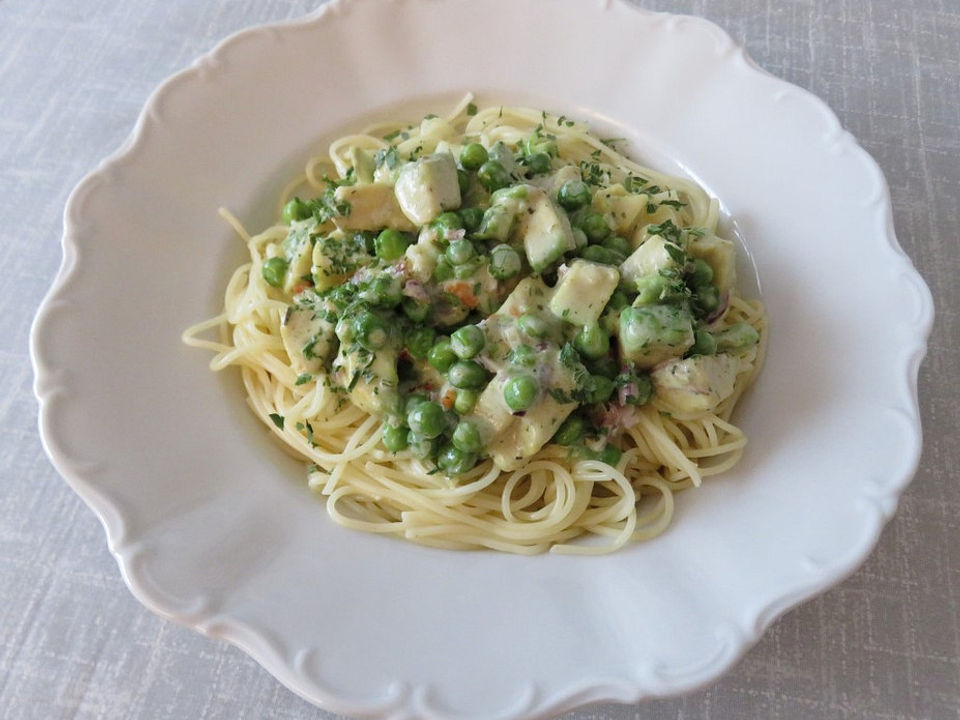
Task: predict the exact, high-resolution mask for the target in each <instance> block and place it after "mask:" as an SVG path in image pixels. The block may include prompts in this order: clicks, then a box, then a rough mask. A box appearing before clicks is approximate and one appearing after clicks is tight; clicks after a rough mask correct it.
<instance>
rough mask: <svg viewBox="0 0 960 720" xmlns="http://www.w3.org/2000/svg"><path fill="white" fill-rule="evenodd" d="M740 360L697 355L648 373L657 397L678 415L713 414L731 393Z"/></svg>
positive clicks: (725, 356) (723, 356)
mask: <svg viewBox="0 0 960 720" xmlns="http://www.w3.org/2000/svg"><path fill="white" fill-rule="evenodd" d="M739 371H740V360H739V359H737V358H736V357H734V356H733V355H728V354H726V353H722V354H720V355H697V356H695V357H689V358H686V359H684V360H672V361H670V362H668V363H664V364H663V365H661V366H660V367H658V368H657V369H656V370H654V371H653V372H652V373H651V374H650V378H651V380H653V387H654V389H655V391H656V393H657V397H658V398H660V400H662V401H663V403H664V404H665V405H667V406H668V407H669V408H670V409H671V410H673V411H675V412H677V413H698V412H712V411H714V410H716V409H717V406H718V405H720V403H722V402H723V401H724V400H726V399H727V398H728V397H730V396H731V395H732V394H733V388H734V383H735V381H736V379H737V373H738V372H739Z"/></svg>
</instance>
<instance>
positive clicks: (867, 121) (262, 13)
mask: <svg viewBox="0 0 960 720" xmlns="http://www.w3.org/2000/svg"><path fill="white" fill-rule="evenodd" d="M316 4H317V0H209V1H207V2H195V1H193V0H164V1H163V2H159V1H158V2H147V1H144V0H140V1H138V0H0V259H2V263H0V473H2V485H0V498H2V499H0V718H2V719H6V720H21V719H22V718H42V719H43V720H52V719H54V718H157V719H166V718H169V719H171V720H174V719H176V720H181V719H184V718H317V717H332V716H331V715H329V714H326V713H323V712H322V711H319V710H316V709H314V708H313V707H311V706H310V705H308V704H307V703H306V702H304V701H303V700H300V699H299V698H298V697H296V696H294V695H293V694H292V693H290V692H288V691H287V690H285V689H284V688H283V687H282V686H281V685H280V684H279V683H277V682H276V681H275V680H274V679H273V678H272V677H270V676H269V675H268V674H267V673H266V672H264V671H263V670H261V669H260V667H259V666H257V665H256V663H254V662H253V661H252V660H250V659H249V658H247V657H246V656H245V655H244V654H243V653H242V652H240V651H239V650H236V649H234V648H232V647H228V646H227V645H225V644H222V643H217V642H215V641H212V640H209V639H206V638H203V637H201V636H199V635H196V634H194V633H193V632H192V631H190V630H187V629H185V628H182V627H179V626H177V625H174V624H172V623H170V622H167V621H164V620H161V619H160V618H158V617H155V616H154V615H152V614H151V613H149V612H148V611H147V610H145V609H144V608H143V607H141V606H140V605H139V603H137V601H136V600H134V599H133V597H132V596H131V595H130V593H129V592H128V591H127V589H126V588H125V587H124V585H123V582H122V580H121V577H120V574H119V572H118V571H117V566H116V564H115V563H114V561H113V559H112V558H111V556H110V555H109V553H108V552H107V548H106V544H105V542H104V536H103V532H102V530H101V528H100V526H99V523H98V522H97V520H96V519H95V517H94V516H93V514H92V513H91V512H90V511H89V510H87V508H86V507H85V506H84V505H83V504H82V502H81V501H80V500H79V499H78V498H77V497H76V496H75V495H74V494H73V493H72V492H71V491H70V490H69V488H68V487H67V485H66V484H65V483H64V482H63V481H62V480H61V479H60V478H59V477H58V476H57V474H56V473H55V472H54V470H53V469H52V467H51V466H50V464H49V463H48V462H47V460H46V458H45V456H44V454H43V451H42V449H41V446H40V442H39V440H38V436H37V431H36V403H35V401H34V399H33V395H32V392H31V382H32V373H31V369H30V364H29V359H28V354H27V336H28V330H29V325H30V322H31V318H32V316H33V313H34V311H35V309H36V307H37V305H38V304H39V302H40V299H41V298H42V296H43V294H44V292H45V291H46V289H47V287H48V284H49V283H50V281H51V279H52V278H53V276H54V274H55V272H56V269H57V266H58V263H59V261H60V244H59V239H60V233H61V213H62V210H63V206H64V203H65V201H66V198H67V195H68V193H69V191H70V189H71V188H72V187H73V186H74V185H75V184H76V182H77V181H78V180H79V179H80V178H81V177H82V176H83V175H84V174H85V173H86V172H88V171H89V170H90V169H92V168H93V167H94V166H95V164H96V163H97V161H98V160H100V159H101V158H102V157H104V156H106V155H107V154H108V153H110V152H112V151H113V150H114V149H115V148H116V147H117V146H118V145H119V144H120V143H121V142H122V141H123V139H124V138H125V137H126V135H127V134H128V133H129V132H130V130H131V128H132V126H133V124H134V121H135V119H136V117H137V114H138V112H139V111H140V108H141V106H142V105H143V103H144V101H145V100H146V98H147V96H148V94H149V93H150V91H151V90H152V89H153V88H154V87H155V86H156V85H157V84H158V83H159V82H160V81H161V80H163V79H164V78H165V77H166V76H167V75H169V74H171V73H172V72H174V71H176V70H178V69H180V68H182V67H184V66H185V65H187V64H189V63H190V61H192V60H193V59H194V58H195V57H196V56H197V55H199V54H200V53H202V52H204V51H206V50H207V49H209V48H210V47H211V46H212V45H213V44H215V43H216V42H217V41H218V40H220V39H221V38H223V37H224V36H226V35H227V34H229V33H231V32H233V31H235V30H238V29H241V28H243V27H246V26H249V25H254V24H258V23H261V22H264V21H269V20H276V19H282V18H292V17H297V16H299V15H303V14H305V13H307V12H308V11H310V10H311V9H312V8H313V7H314V6H315V5H316ZM640 4H641V5H643V6H645V7H651V8H656V9H670V10H674V11H678V12H689V13H693V14H698V15H703V16H706V17H708V18H710V19H712V20H714V21H716V22H717V23H719V24H720V25H721V26H723V27H724V28H726V29H727V30H728V31H729V32H730V33H731V34H732V35H733V36H734V38H736V39H737V40H739V41H740V42H742V43H743V44H745V45H746V47H747V49H748V50H749V52H750V54H751V55H752V56H753V57H754V58H755V59H756V60H757V62H758V63H759V64H760V65H761V66H763V67H764V68H766V69H767V70H769V71H770V72H772V73H774V74H776V75H779V76H781V77H783V78H785V79H787V80H789V81H791V82H793V83H796V84H798V85H800V86H802V87H804V88H808V89H809V90H811V91H813V92H814V93H815V94H817V95H819V96H820V97H822V98H824V99H825V100H826V101H827V102H828V103H829V104H830V105H831V106H832V107H833V109H834V110H835V111H836V112H837V113H838V114H839V116H840V119H841V121H842V122H843V124H844V125H845V126H846V127H847V128H849V129H850V130H851V131H852V132H853V133H854V134H855V135H856V136H857V138H858V139H859V140H860V142H861V143H862V144H863V145H864V146H865V147H866V149H867V150H868V151H869V152H870V153H872V154H873V156H874V157H875V158H876V159H877V160H878V161H879V163H880V165H881V166H882V168H883V170H884V172H885V173H886V175H887V178H888V180H889V181H890V184H891V186H892V190H893V204H894V215H895V219H896V228H897V234H898V236H899V238H900V242H901V243H902V245H903V247H904V249H905V250H906V251H907V253H908V254H909V255H910V256H911V257H912V258H913V261H914V262H915V263H916V264H917V266H918V267H919V269H920V271H921V272H922V273H923V275H924V276H925V277H926V279H927V281H928V283H929V284H930V285H931V288H932V290H933V293H934V296H935V298H936V303H937V311H938V316H937V321H936V326H935V329H934V334H933V337H932V340H931V343H930V352H929V355H928V357H927V360H926V362H925V363H924V366H923V369H922V371H921V375H920V399H921V403H922V408H923V422H924V430H925V435H926V442H925V447H924V455H923V460H922V464H921V466H920V471H919V473H918V474H917V477H916V479H915V480H914V482H913V484H912V485H911V486H910V488H909V489H908V490H907V491H906V493H905V495H904V497H903V500H902V502H901V505H900V509H899V512H898V513H897V515H896V517H895V518H894V520H893V521H892V522H891V523H890V525H889V526H888V528H887V529H886V531H885V532H884V534H883V537H882V539H881V541H880V544H879V546H878V548H877V549H876V551H875V552H874V553H873V555H872V556H871V558H870V559H869V561H868V562H867V563H866V564H865V565H864V566H863V567H862V568H861V569H860V570H859V571H858V572H857V573H856V574H855V575H853V577H851V578H849V579H848V580H847V581H845V582H844V583H842V584H841V585H839V586H838V587H836V588H834V589H833V590H831V591H829V592H827V593H826V594H825V595H823V596H822V597H820V598H817V599H815V600H813V601H811V602H808V603H807V604H805V605H804V606H802V607H800V608H799V609H797V610H794V611H793V612H790V613H789V614H787V615H786V617H784V618H782V619H781V620H780V621H778V622H777V623H776V624H775V625H774V626H773V627H772V628H771V629H770V631H769V632H768V633H767V634H766V636H765V637H764V638H763V640H762V641H761V642H760V643H759V645H758V646H757V647H756V648H754V649H753V650H752V651H751V652H750V653H748V654H747V656H746V657H745V658H744V659H743V660H742V661H741V662H740V663H739V664H738V665H737V666H736V667H735V668H734V669H733V670H732V671H731V672H730V673H729V674H728V675H726V676H725V677H724V678H723V679H722V680H720V681H719V682H718V683H716V684H715V685H714V686H712V687H710V688H708V689H705V690H702V691H700V692H697V693H694V694H692V695H689V696H687V697H683V698H674V699H667V700H662V701H657V702H651V703H647V704H644V705H642V706H639V707H623V706H614V705H609V706H600V707H594V708H590V709H585V710H581V711H579V712H576V713H572V714H570V715H569V716H568V717H569V718H577V719H580V720H585V719H587V718H590V719H592V720H601V719H602V720H614V719H615V718H616V719H620V718H641V717H642V718H710V719H713V720H720V719H725V718H889V719H891V720H894V719H896V720H906V719H907V718H917V719H919V718H960V619H958V616H960V519H958V516H960V473H958V467H960V442H958V428H960V400H958V397H957V394H956V389H957V387H958V386H960V352H958V346H960V324H958V316H957V309H958V307H960V280H958V278H960V209H958V203H960V200H958V199H960V97H958V94H960V93H958V90H960V72H958V65H960V3H957V2H956V1H955V0H917V1H916V2H907V3H904V2H895V1H892V0H883V1H882V2H880V1H878V2H868V1H867V0H840V1H838V2H834V1H832V0H784V1H783V2H774V1H772V0H768V1H766V2H764V1H762V0H729V1H728V2H707V1H706V0H684V1H681V2H677V3H667V2H660V3H657V2H653V1H651V0H644V1H643V2H641V3H640ZM851 270H853V269H851ZM865 311H869V308H865Z"/></svg>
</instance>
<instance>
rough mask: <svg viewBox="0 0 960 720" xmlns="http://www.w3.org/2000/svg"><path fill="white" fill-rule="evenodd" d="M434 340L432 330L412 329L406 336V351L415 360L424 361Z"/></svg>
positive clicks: (423, 328)
mask: <svg viewBox="0 0 960 720" xmlns="http://www.w3.org/2000/svg"><path fill="white" fill-rule="evenodd" d="M435 338H436V333H435V332H434V331H433V328H428V327H420V328H414V329H413V330H411V331H410V333H409V334H408V335H407V350H408V351H409V352H410V354H411V355H413V357H415V358H416V359H417V360H426V359H427V355H429V354H430V349H431V348H432V347H433V341H434V339H435Z"/></svg>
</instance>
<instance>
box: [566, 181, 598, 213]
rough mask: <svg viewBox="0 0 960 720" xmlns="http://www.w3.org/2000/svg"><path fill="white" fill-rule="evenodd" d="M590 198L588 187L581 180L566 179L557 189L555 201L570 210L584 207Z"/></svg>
mask: <svg viewBox="0 0 960 720" xmlns="http://www.w3.org/2000/svg"><path fill="white" fill-rule="evenodd" d="M591 199H592V195H591V193H590V188H589V186H588V185H587V184H586V183H585V182H583V181H582V180H567V182H565V183H564V184H563V185H561V186H560V190H558V191H557V202H558V203H560V206H561V207H562V208H564V209H565V210H569V211H570V212H573V211H574V210H579V209H580V208H582V207H586V206H587V205H589V204H590V201H591Z"/></svg>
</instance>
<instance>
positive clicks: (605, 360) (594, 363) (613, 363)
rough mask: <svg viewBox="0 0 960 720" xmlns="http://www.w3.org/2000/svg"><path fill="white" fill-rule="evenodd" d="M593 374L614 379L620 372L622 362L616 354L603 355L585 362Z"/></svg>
mask: <svg viewBox="0 0 960 720" xmlns="http://www.w3.org/2000/svg"><path fill="white" fill-rule="evenodd" d="M585 365H586V366H587V370H589V371H590V374H591V375H603V376H604V377H607V378H610V379H611V380H613V379H614V378H616V377H617V375H618V374H619V373H620V362H619V360H618V359H617V358H616V357H615V356H614V355H609V354H608V355H603V356H601V357H598V358H596V359H594V360H590V359H588V360H587V362H586V363H585Z"/></svg>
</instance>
